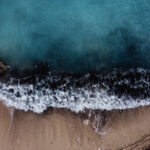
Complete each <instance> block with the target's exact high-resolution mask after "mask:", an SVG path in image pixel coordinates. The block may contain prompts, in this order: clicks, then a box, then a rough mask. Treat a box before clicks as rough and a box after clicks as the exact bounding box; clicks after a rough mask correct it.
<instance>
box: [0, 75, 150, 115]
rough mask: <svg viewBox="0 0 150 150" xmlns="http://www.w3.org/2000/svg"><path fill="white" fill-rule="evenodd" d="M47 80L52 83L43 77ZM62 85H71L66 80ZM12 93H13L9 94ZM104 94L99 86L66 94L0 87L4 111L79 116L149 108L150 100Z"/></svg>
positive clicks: (30, 86) (46, 89) (29, 87)
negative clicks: (51, 111) (87, 112)
mask: <svg viewBox="0 0 150 150" xmlns="http://www.w3.org/2000/svg"><path fill="white" fill-rule="evenodd" d="M47 80H52V79H51V78H50V77H47ZM47 80H46V81H44V80H41V81H37V85H44V84H46V82H47ZM66 81H67V82H71V81H69V79H67V78H66ZM63 86H64V85H63ZM12 89H13V92H11V90H12ZM107 90H108V89H107V88H105V89H104V88H101V87H100V85H99V83H96V84H92V85H90V88H88V87H87V86H85V87H84V86H83V87H81V88H79V87H76V88H75V87H73V86H71V87H70V88H68V89H67V90H61V89H59V88H56V89H52V88H50V87H44V86H41V88H39V89H38V88H35V86H34V85H33V84H7V83H0V99H1V100H2V101H3V102H4V103H5V104H6V105H7V106H8V107H15V108H16V109H22V110H25V111H28V110H31V111H33V112H36V113H42V112H43V111H44V110H46V109H47V108H48V107H56V108H67V109H70V110H71V111H74V112H79V111H83V110H84V109H85V108H87V109H93V110H95V109H99V110H104V109H105V110H112V109H128V108H135V107H138V106H145V105H150V98H144V99H143V98H132V97H130V96H128V97H126V96H121V97H118V96H117V95H115V94H108V92H107ZM29 91H32V92H29Z"/></svg>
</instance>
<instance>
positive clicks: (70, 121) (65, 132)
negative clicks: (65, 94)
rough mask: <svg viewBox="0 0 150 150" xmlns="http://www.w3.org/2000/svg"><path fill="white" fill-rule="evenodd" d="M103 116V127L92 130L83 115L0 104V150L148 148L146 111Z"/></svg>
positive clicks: (148, 109) (149, 110)
mask: <svg viewBox="0 0 150 150" xmlns="http://www.w3.org/2000/svg"><path fill="white" fill-rule="evenodd" d="M97 114H99V112H97V113H95V115H97ZM104 114H107V115H106V118H107V119H105V124H103V125H102V126H100V128H99V129H98V130H96V129H94V127H93V126H94V122H93V119H92V117H91V119H90V118H88V117H87V116H86V115H84V114H83V115H82V114H75V113H73V112H70V111H69V110H65V109H54V108H50V109H49V110H48V111H47V112H45V113H44V114H35V113H32V112H24V111H20V110H14V109H13V108H9V109H8V108H6V107H5V106H4V105H3V104H1V105H0V145H1V147H0V149H1V150H119V149H120V150H133V149H134V150H141V149H146V148H147V147H148V146H150V117H149V116H150V107H141V108H136V109H130V110H124V111H119V110H114V111H110V112H105V113H104ZM95 126H96V124H95ZM95 131H97V132H98V133H96V132H95Z"/></svg>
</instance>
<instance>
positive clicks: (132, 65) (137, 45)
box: [0, 0, 150, 113]
mask: <svg viewBox="0 0 150 150" xmlns="http://www.w3.org/2000/svg"><path fill="white" fill-rule="evenodd" d="M149 14H150V1H149V0H144V1H142V0H132V1H131V0H126V1H124V0H117V1H114V0H101V1H99V0H83V1H80V0H76V1H70V0H64V1H60V0H55V1H53V0H43V1H40V0H26V1H23V0H14V1H11V0H5V1H4V0H2V1H0V18H1V19H0V59H1V60H3V61H4V62H5V63H6V64H7V66H8V67H9V71H8V72H7V73H5V74H4V75H3V76H2V77H1V83H0V99H1V100H2V101H3V102H4V103H5V104H6V105H7V106H9V107H15V108H17V109H23V110H25V111H27V110H31V111H34V112H36V113H42V112H43V111H45V110H46V109H47V108H49V107H56V108H68V109H70V110H72V111H75V112H80V111H84V110H85V109H92V110H95V109H99V110H112V109H128V108H135V107H138V106H144V105H149V104H150V94H149V93H150V92H149V91H150V90H149V89H150V36H149V35H150V15H149Z"/></svg>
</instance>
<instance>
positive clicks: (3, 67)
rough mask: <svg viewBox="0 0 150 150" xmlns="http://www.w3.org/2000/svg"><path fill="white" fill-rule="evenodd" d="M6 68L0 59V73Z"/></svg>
mask: <svg viewBox="0 0 150 150" xmlns="http://www.w3.org/2000/svg"><path fill="white" fill-rule="evenodd" d="M7 70H8V68H7V66H6V65H5V64H4V63H3V62H2V61H0V75H1V74H3V73H4V72H6V71H7Z"/></svg>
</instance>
